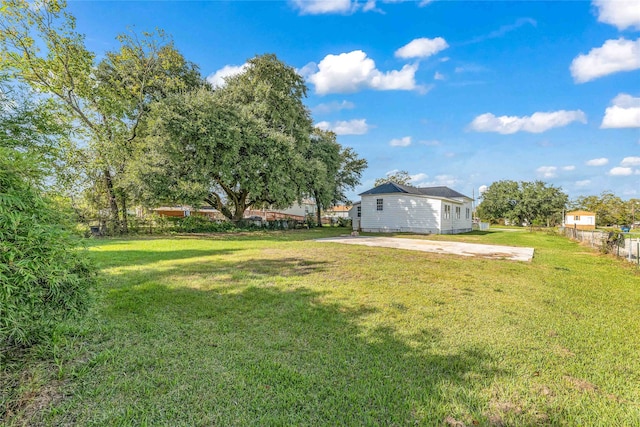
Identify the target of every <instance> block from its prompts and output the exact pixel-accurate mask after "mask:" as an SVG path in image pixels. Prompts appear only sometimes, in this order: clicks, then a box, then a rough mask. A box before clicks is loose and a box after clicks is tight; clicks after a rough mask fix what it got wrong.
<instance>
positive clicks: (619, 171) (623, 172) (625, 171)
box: [609, 166, 633, 176]
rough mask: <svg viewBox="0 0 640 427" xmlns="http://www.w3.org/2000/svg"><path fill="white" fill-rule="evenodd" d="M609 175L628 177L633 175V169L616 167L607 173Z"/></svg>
mask: <svg viewBox="0 0 640 427" xmlns="http://www.w3.org/2000/svg"><path fill="white" fill-rule="evenodd" d="M609 175H613V176H629V175H633V169H631V168H625V167H622V166H616V167H615V168H613V169H611V170H610V171H609Z"/></svg>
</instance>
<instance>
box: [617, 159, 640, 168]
mask: <svg viewBox="0 0 640 427" xmlns="http://www.w3.org/2000/svg"><path fill="white" fill-rule="evenodd" d="M620 164H621V165H622V166H640V157H625V158H624V159H622V161H621V162H620Z"/></svg>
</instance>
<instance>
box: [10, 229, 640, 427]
mask: <svg viewBox="0 0 640 427" xmlns="http://www.w3.org/2000/svg"><path fill="white" fill-rule="evenodd" d="M340 233H346V231H345V230H340V229H331V230H329V229H324V230H310V231H296V232H288V233H271V234H268V233H250V234H247V235H242V236H234V235H226V236H201V237H167V238H158V239H139V240H136V239H132V240H119V241H118V240H115V241H108V240H105V241H97V242H95V243H94V244H93V246H92V256H93V257H94V258H95V259H96V261H97V262H98V263H99V265H100V267H101V269H102V272H103V281H102V286H103V292H102V294H101V296H100V298H99V302H98V305H97V308H96V310H95V312H94V313H92V315H91V317H90V318H89V320H87V321H86V322H84V323H83V324H82V325H80V326H76V327H70V329H69V332H68V333H69V334H71V335H70V336H67V337H60V338H59V339H58V342H57V344H56V346H55V348H54V353H55V356H56V361H57V363H56V364H55V365H54V366H55V368H56V369H57V371H56V372H55V376H54V377H53V378H50V377H47V374H46V371H45V373H41V374H40V376H39V377H38V378H33V379H32V380H31V381H32V385H31V387H32V388H33V390H34V391H33V396H32V398H31V400H29V399H28V398H25V402H23V404H22V406H20V407H17V408H15V410H14V411H13V412H14V417H13V418H12V420H13V421H12V422H13V423H16V424H18V423H24V422H26V423H27V424H28V423H33V424H38V423H42V424H51V425H65V424H68V425H154V426H155V425H167V426H178V425H185V426H187V425H188V426H199V425H201V426H212V425H219V426H227V425H407V424H412V425H414V424H418V425H426V426H431V425H463V424H464V425H467V426H469V425H476V424H479V425H523V426H525V425H526V426H529V425H535V424H552V425H580V426H586V425H590V426H591V425H602V426H614V425H619V426H633V425H640V333H639V331H640V315H639V313H640V311H639V310H640V275H639V274H638V272H637V270H635V269H634V266H633V265H630V264H627V263H625V262H624V261H617V260H614V259H612V258H610V257H607V256H602V255H600V254H598V253H597V252H595V251H592V250H591V249H588V248H583V247H580V246H578V245H577V244H576V243H573V242H570V241H568V240H566V239H564V238H563V237H559V236H554V235H551V234H548V233H544V232H542V233H530V232H528V231H524V232H506V231H496V232H489V233H473V234H470V235H462V236H436V237H435V238H439V239H445V240H465V241H470V242H475V243H495V244H504V245H514V246H531V247H535V249H536V252H535V257H534V260H533V261H532V262H531V263H522V262H512V261H504V260H488V259H470V258H467V257H457V256H444V255H437V254H431V253H422V252H410V251H403V250H397V249H388V248H371V247H365V246H352V245H338V244H328V243H322V244H321V243H316V242H313V241H310V240H308V239H311V238H316V237H323V236H325V237H326V236H329V235H336V234H340ZM26 388H27V389H28V387H26ZM43 395H44V396H45V398H44V400H45V402H44V404H43V403H42V400H43V397H42V396H43ZM38 404H40V406H41V407H37V406H36V409H37V410H36V409H34V405H38ZM456 422H459V423H460V424H456Z"/></svg>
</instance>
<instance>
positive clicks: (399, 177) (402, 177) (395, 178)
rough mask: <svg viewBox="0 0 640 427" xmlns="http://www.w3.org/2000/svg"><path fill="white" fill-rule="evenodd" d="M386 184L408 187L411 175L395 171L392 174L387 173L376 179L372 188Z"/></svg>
mask: <svg viewBox="0 0 640 427" xmlns="http://www.w3.org/2000/svg"><path fill="white" fill-rule="evenodd" d="M387 182H395V183H396V184H401V185H410V184H411V175H409V172H407V171H396V172H392V173H388V174H387V175H386V176H385V177H384V178H378V179H376V181H375V182H374V183H373V185H374V186H376V187H377V186H378V185H382V184H386V183H387Z"/></svg>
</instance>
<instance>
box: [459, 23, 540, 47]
mask: <svg viewBox="0 0 640 427" xmlns="http://www.w3.org/2000/svg"><path fill="white" fill-rule="evenodd" d="M524 25H531V26H532V27H536V26H537V25H538V22H537V21H536V20H535V19H531V18H518V19H517V20H516V21H515V22H514V23H513V24H509V25H503V26H501V27H500V28H498V29H497V30H495V31H492V32H490V33H489V34H486V35H483V36H479V37H474V38H473V39H471V40H469V41H468V42H464V43H463V44H473V43H480V42H483V41H485V40H489V39H495V38H498V37H502V36H504V35H505V34H507V33H510V32H511V31H514V30H516V29H518V28H520V27H522V26H524Z"/></svg>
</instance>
